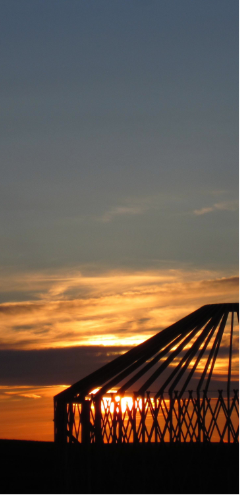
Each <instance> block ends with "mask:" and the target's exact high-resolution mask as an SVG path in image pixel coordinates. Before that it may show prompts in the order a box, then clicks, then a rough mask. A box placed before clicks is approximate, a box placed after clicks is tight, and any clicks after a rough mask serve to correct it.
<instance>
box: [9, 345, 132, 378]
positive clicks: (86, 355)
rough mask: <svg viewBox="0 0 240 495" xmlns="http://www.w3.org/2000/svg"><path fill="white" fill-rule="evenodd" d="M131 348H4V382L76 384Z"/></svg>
mask: <svg viewBox="0 0 240 495" xmlns="http://www.w3.org/2000/svg"><path fill="white" fill-rule="evenodd" d="M129 349H130V348H129V347H101V346H91V347H90V346H89V347H67V348H63V349H59V348H58V349H44V350H31V351H22V350H19V351H18V350H0V384H1V385H8V386H10V385H39V386H42V385H60V384H72V383H74V382H76V381H78V380H80V379H81V378H83V377H84V376H86V375H88V374H89V373H91V372H92V371H95V370H97V369H98V368H100V367H101V366H103V365H104V364H106V363H108V362H109V361H112V360H113V359H115V358H116V357H117V356H118V355H119V354H121V353H122V352H125V351H127V350H129Z"/></svg>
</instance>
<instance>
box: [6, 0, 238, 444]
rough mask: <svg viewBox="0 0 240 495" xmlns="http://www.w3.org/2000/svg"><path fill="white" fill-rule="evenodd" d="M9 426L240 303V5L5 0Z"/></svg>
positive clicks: (28, 426)
mask: <svg viewBox="0 0 240 495" xmlns="http://www.w3.org/2000/svg"><path fill="white" fill-rule="evenodd" d="M0 12H1V16H0V18H1V21H0V22H1V29H0V40H1V61H2V78H1V93H0V100H1V147H0V163H1V182H0V206H1V208H0V216H1V229H0V245H1V249H0V274H1V277H0V319H1V325H0V409H1V411H2V414H1V415H2V419H1V425H0V438H21V439H24V438H25V439H32V440H34V439H37V440H40V439H41V440H53V421H52V420H53V403H52V397H53V395H55V394H56V393H58V392H59V391H61V390H63V388H64V386H67V385H70V384H72V383H74V381H77V380H79V379H80V378H82V377H84V376H85V375H86V374H88V373H89V372H91V371H93V370H94V369H97V368H98V367H99V366H101V365H103V364H104V363H106V362H107V361H110V360H112V359H113V358H115V357H116V356H117V355H118V354H119V353H122V352H125V351H126V350H128V349H130V347H131V346H133V345H136V344H138V343H141V342H143V341H144V340H145V339H147V338H149V337H150V336H152V335H154V334H155V333H157V332H158V331H160V330H161V329H163V328H165V327H167V326H168V325H170V324H171V323H173V322H175V321H177V320H178V319H180V318H181V317H184V316H185V315H187V314H188V313H190V312H191V311H194V310H195V309H197V308H198V307H200V306H202V305H203V304H208V303H218V302H236V301H238V19H239V14H238V1H237V0H231V2H229V0H211V1H209V0H194V1H193V0H171V1H169V0H150V1H148V0H114V1H112V0H101V1H99V0H88V1H83V0H68V1H66V0H51V1H47V0H45V1H44V0H21V1H19V0H2V1H1V6H0Z"/></svg>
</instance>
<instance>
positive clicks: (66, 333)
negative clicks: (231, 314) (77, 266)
mask: <svg viewBox="0 0 240 495" xmlns="http://www.w3.org/2000/svg"><path fill="white" fill-rule="evenodd" d="M28 276H29V278H31V277H30V275H28ZM37 276H38V277H39V279H40V287H41V292H38V293H37V294H38V300H36V301H23V302H11V303H10V302H9V303H4V304H1V305H0V320H1V330H0V338H1V344H0V348H2V349H44V348H49V347H51V348H56V347H66V346H76V345H105V346H111V345H113V346H118V345H124V346H126V345H128V346H129V345H136V344H138V343H140V342H143V341H144V340H145V339H147V338H148V337H150V336H151V335H153V334H154V333H156V332H157V331H159V330H161V329H163V328H165V327H167V326H169V325H170V324H171V323H173V322H174V321H177V320H179V319H180V318H182V317H183V316H185V315H186V314H188V313H190V312H191V311H194V310H195V309H197V308H198V307H200V306H202V305H204V304H208V303H214V302H228V301H229V302H234V301H235V300H238V278H237V277H235V276H233V277H224V276H223V274H220V273H216V272H210V271H190V270H189V271H187V270H185V271H184V270H161V271H160V270H159V271H155V272H151V271H145V272H131V273H129V272H120V271H118V272H117V271H115V272H109V273H104V274H99V275H95V276H92V277H91V276H87V275H82V274H80V273H79V272H76V273H75V275H74V274H72V275H71V277H70V276H69V275H67V274H66V276H65V277H64V276H63V274H61V275H59V278H58V277H57V276H56V274H55V275H52V276H50V275H48V276H46V281H45V287H44V281H43V275H41V276H40V275H39V274H38V275H36V279H37ZM19 277H20V275H19ZM32 279H34V274H32ZM33 284H34V286H35V288H37V280H35V281H33ZM14 285H15V286H16V285H17V282H16V281H15V284H14ZM28 289H29V287H28ZM22 290H24V277H23V278H22ZM23 297H24V294H23Z"/></svg>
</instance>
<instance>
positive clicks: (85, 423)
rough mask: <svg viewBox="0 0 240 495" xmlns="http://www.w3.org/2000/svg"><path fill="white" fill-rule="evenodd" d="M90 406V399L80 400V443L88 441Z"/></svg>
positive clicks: (87, 442)
mask: <svg viewBox="0 0 240 495" xmlns="http://www.w3.org/2000/svg"><path fill="white" fill-rule="evenodd" d="M90 407H91V401H90V400H86V399H84V400H83V402H82V414H81V423H82V443H83V444H85V445H86V444H89V443H90Z"/></svg>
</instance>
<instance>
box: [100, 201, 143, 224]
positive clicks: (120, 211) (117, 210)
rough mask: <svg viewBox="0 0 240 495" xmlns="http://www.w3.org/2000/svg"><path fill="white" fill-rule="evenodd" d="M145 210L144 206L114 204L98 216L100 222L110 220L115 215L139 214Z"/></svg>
mask: <svg viewBox="0 0 240 495" xmlns="http://www.w3.org/2000/svg"><path fill="white" fill-rule="evenodd" d="M146 210H147V208H146V206H134V205H132V206H116V207H114V208H111V209H110V210H109V211H107V212H106V213H104V214H103V215H102V216H101V217H99V220H100V221H101V222H111V221H112V220H113V219H114V218H115V217H121V216H129V215H141V214H142V213H144V212H145V211H146Z"/></svg>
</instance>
